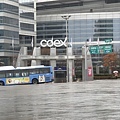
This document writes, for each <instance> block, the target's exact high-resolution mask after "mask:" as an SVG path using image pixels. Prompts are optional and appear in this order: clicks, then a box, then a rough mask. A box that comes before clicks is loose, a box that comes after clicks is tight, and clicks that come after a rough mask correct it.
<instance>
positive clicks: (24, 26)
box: [20, 23, 34, 31]
mask: <svg viewBox="0 0 120 120" xmlns="http://www.w3.org/2000/svg"><path fill="white" fill-rule="evenodd" d="M20 28H21V30H27V31H34V24H28V23H20Z"/></svg>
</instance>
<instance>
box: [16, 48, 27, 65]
mask: <svg viewBox="0 0 120 120" xmlns="http://www.w3.org/2000/svg"><path fill="white" fill-rule="evenodd" d="M22 55H27V47H21V49H20V52H19V54H18V57H17V62H16V67H22V66H26V65H27V64H26V62H25V61H23V60H22V59H21V57H22Z"/></svg>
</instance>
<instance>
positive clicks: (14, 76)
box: [0, 65, 53, 86]
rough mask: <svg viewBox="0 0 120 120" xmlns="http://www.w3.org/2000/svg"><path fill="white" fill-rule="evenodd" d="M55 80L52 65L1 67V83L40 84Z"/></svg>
mask: <svg viewBox="0 0 120 120" xmlns="http://www.w3.org/2000/svg"><path fill="white" fill-rule="evenodd" d="M52 81H53V69H52V66H43V65H40V66H26V67H17V68H14V67H13V66H4V67H0V85H2V86H3V85H14V84H38V83H49V82H52Z"/></svg>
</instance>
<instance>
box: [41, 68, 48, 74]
mask: <svg viewBox="0 0 120 120" xmlns="http://www.w3.org/2000/svg"><path fill="white" fill-rule="evenodd" d="M45 73H50V68H41V69H40V74H45Z"/></svg>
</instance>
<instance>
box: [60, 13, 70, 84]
mask: <svg viewBox="0 0 120 120" xmlns="http://www.w3.org/2000/svg"><path fill="white" fill-rule="evenodd" d="M61 17H62V18H63V19H65V20H66V39H67V53H66V54H67V82H69V59H68V19H69V18H70V17H71V15H65V16H61Z"/></svg>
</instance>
